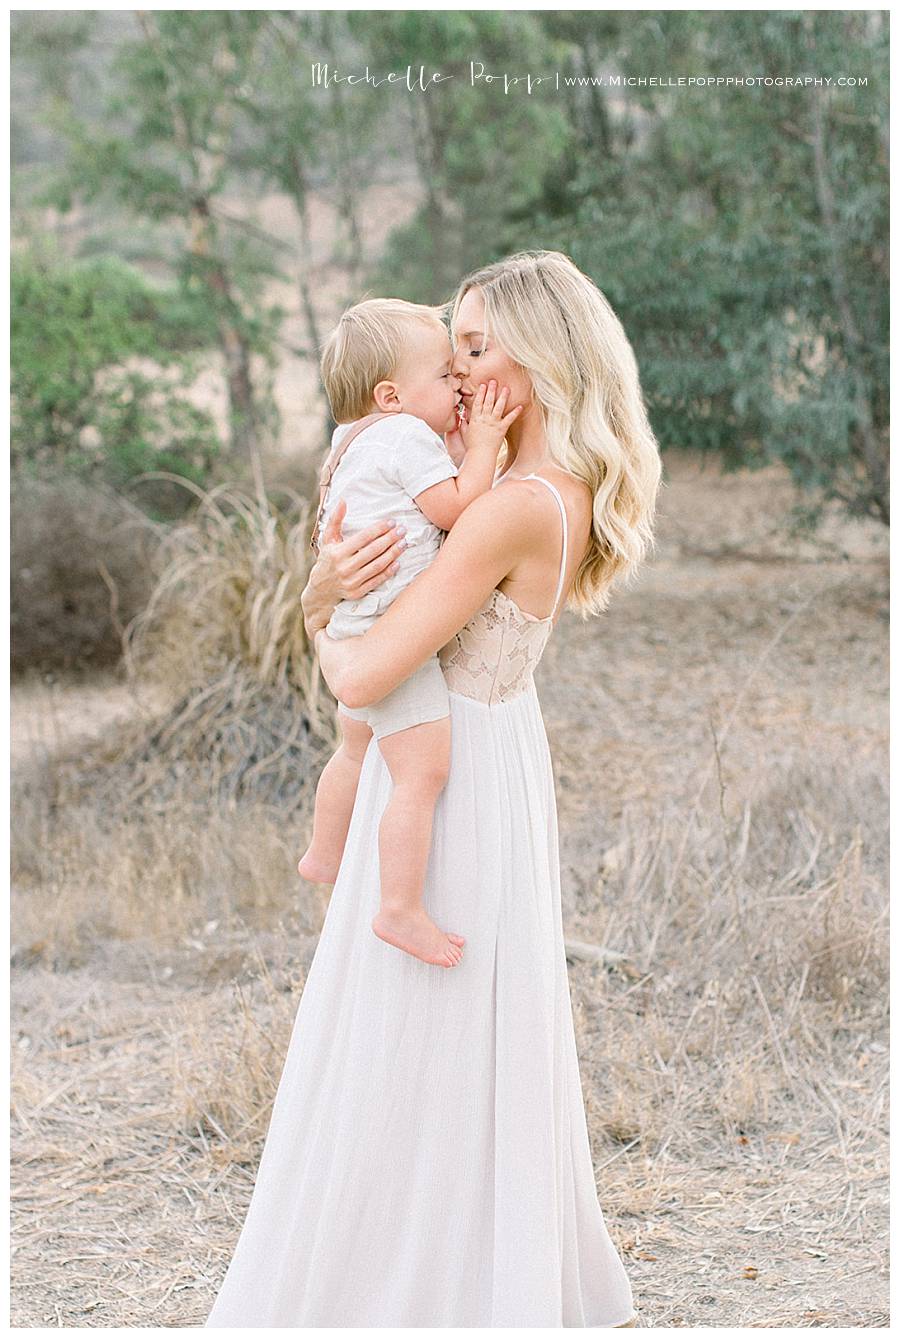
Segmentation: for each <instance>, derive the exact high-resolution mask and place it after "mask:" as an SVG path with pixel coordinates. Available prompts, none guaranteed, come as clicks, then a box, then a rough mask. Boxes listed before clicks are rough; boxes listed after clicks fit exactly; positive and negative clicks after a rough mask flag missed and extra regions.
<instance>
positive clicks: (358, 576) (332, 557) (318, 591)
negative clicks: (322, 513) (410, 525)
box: [300, 500, 405, 639]
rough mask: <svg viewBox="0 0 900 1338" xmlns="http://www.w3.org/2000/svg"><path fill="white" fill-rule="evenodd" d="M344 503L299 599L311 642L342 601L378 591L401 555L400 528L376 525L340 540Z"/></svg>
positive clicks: (328, 529)
mask: <svg viewBox="0 0 900 1338" xmlns="http://www.w3.org/2000/svg"><path fill="white" fill-rule="evenodd" d="M346 512H347V503H346V502H345V501H343V500H341V501H340V502H339V503H338V504H337V506H336V507H335V509H334V515H333V517H332V518H331V520H330V522H329V524H328V525H327V526H326V528H325V531H324V533H323V535H322V545H321V548H320V551H319V556H318V558H317V559H316V561H315V563H314V564H313V566H312V568H311V569H310V573H309V579H308V580H307V582H306V586H305V587H304V590H303V593H302V595H301V596H300V607H301V608H302V609H303V622H304V625H305V627H306V634H307V636H308V637H309V638H310V639H312V638H313V637H314V636H315V634H316V632H318V631H319V630H320V629H321V628H323V627H325V626H326V625H327V623H328V620H329V618H330V617H331V615H332V613H334V610H335V608H336V607H337V605H338V604H339V603H340V601H341V600H342V599H360V598H361V597H362V596H363V595H367V594H368V593H369V591H370V590H377V589H378V587H379V586H380V585H382V584H383V583H384V582H385V581H386V580H387V578H388V577H389V576H390V575H392V573H393V572H395V571H396V570H397V567H396V562H397V558H398V557H399V556H400V554H401V553H402V552H403V549H404V547H405V544H404V542H403V533H402V527H401V529H398V528H397V527H396V526H395V525H394V524H393V523H392V522H391V521H389V520H383V521H378V522H377V523H376V524H375V525H371V526H370V527H369V528H368V529H367V530H362V531H361V532H360V533H359V534H354V535H352V536H351V537H350V538H349V539H342V538H341V525H342V524H343V521H344V516H345V515H346Z"/></svg>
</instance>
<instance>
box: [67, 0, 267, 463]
mask: <svg viewBox="0 0 900 1338" xmlns="http://www.w3.org/2000/svg"><path fill="white" fill-rule="evenodd" d="M137 21H138V24H139V32H140V35H139V36H138V37H136V38H132V39H131V40H129V41H127V42H125V43H123V45H122V46H121V48H120V49H119V51H118V53H117V55H116V58H115V61H114V73H115V77H116V81H117V83H116V86H115V88H114V89H112V90H111V91H110V93H109V95H108V97H107V100H106V105H105V109H104V110H105V116H104V120H103V123H102V124H101V123H97V122H96V121H93V120H91V121H88V120H87V119H84V118H79V117H77V116H72V115H68V116H66V117H65V118H63V117H59V118H58V128H59V130H60V131H61V132H62V133H63V134H64V135H65V136H66V139H67V142H68V144H69V148H70V157H69V159H68V160H67V162H66V165H65V167H64V169H63V171H62V172H61V173H60V174H59V177H58V179H57V181H56V182H55V183H54V186H53V188H52V190H51V191H50V192H48V198H51V199H53V200H54V202H56V203H58V204H59V205H60V206H61V207H63V208H65V207H66V206H68V205H69V204H70V202H71V201H72V199H73V198H82V199H85V200H102V199H104V198H112V199H115V200H116V201H118V202H119V203H121V204H123V205H124V206H125V207H126V208H127V209H129V210H130V211H132V212H133V213H134V214H136V215H138V216H143V217H149V218H151V219H153V220H155V221H173V222H175V223H176V224H177V225H178V226H179V228H180V232H181V247H180V249H179V252H178V253H177V254H176V255H175V257H174V258H173V261H174V265H175V268H176V271H177V273H178V276H179V279H180V282H181V283H182V285H183V287H184V289H185V290H186V291H191V292H194V293H202V294H203V295H204V298H205V300H206V301H207V302H208V304H209V309H210V312H211V313H212V316H213V318H214V322H215V330H216V333H217V340H218V343H219V346H220V348H221V350H222V353H223V356H224V362H225V376H226V383H227V388H228V396H229V408H230V420H231V439H232V446H233V448H234V449H235V450H236V451H238V452H240V453H244V454H249V453H250V452H251V451H252V450H253V449H254V448H255V445H256V438H257V435H258V434H259V433H260V432H261V431H262V430H263V429H264V428H265V426H266V416H265V413H264V412H263V408H262V406H261V404H260V403H259V402H258V397H257V395H256V393H255V389H254V385H253V376H252V370H251V357H252V354H253V353H254V352H258V353H261V354H262V355H263V356H264V357H265V358H267V359H268V360H269V361H271V358H272V339H273V334H274V330H275V321H276V320H277V318H278V314H279V313H278V312H277V311H275V310H270V309H266V308H265V307H264V306H263V304H262V302H261V301H260V299H259V296H258V294H259V291H260V287H261V280H263V279H264V278H266V277H269V276H271V275H272V274H273V273H275V272H276V271H274V270H273V266H272V261H271V257H270V253H269V250H268V248H267V247H265V246H263V247H261V246H260V245H259V242H258V240H256V239H253V238H252V236H249V235H248V234H247V232H246V231H244V232H242V231H241V229H240V225H239V224H238V223H237V222H236V221H235V220H233V219H230V218H229V217H228V216H227V214H226V212H225V210H224V208H223V206H222V205H221V196H222V194H223V192H224V191H225V189H226V188H227V186H228V183H229V174H230V171H231V165H232V163H231V159H232V154H233V151H234V144H235V136H236V133H237V129H236V115H235V112H236V105H237V93H238V90H239V89H240V86H241V83H242V81H243V80H244V79H245V78H246V77H247V76H248V72H249V71H251V70H252V67H253V62H254V59H255V53H256V42H257V37H258V33H259V30H260V26H261V24H262V22H263V19H262V16H260V15H258V14H257V13H256V12H254V11H223V12H202V11H183V10H182V11H177V10H176V11H142V10H139V11H137Z"/></svg>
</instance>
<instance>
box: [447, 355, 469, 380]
mask: <svg viewBox="0 0 900 1338" xmlns="http://www.w3.org/2000/svg"><path fill="white" fill-rule="evenodd" d="M450 370H451V372H452V373H453V375H454V376H458V377H460V378H462V377H464V376H465V374H466V365H465V359H464V358H463V357H462V354H460V353H454V355H453V362H452V363H451V364H450Z"/></svg>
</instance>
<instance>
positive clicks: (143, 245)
mask: <svg viewBox="0 0 900 1338" xmlns="http://www.w3.org/2000/svg"><path fill="white" fill-rule="evenodd" d="M470 61H476V62H479V63H481V64H483V66H484V69H485V72H490V73H494V74H498V75H502V74H504V73H506V74H509V75H511V76H513V75H525V74H526V73H528V72H531V73H532V74H547V73H548V72H549V73H554V74H555V72H556V71H559V73H560V76H561V88H560V91H559V92H556V91H555V90H550V89H545V90H544V91H541V90H540V89H536V90H535V91H534V92H533V93H532V94H531V95H530V96H529V95H527V93H526V92H525V91H524V89H523V87H522V86H521V85H518V86H514V87H513V88H512V89H511V90H510V92H509V93H508V94H506V93H504V92H503V88H502V85H500V84H497V83H495V84H491V85H487V84H485V83H484V82H483V81H482V82H479V83H478V84H476V86H475V87H470V86H469V83H468V80H467V75H468V68H469V62H470ZM314 62H321V63H322V64H326V63H327V64H328V66H329V67H330V69H331V70H332V71H334V70H337V71H338V72H339V73H342V74H347V73H356V74H359V73H362V72H363V71H364V70H365V68H366V67H367V66H368V67H369V69H370V71H372V72H373V73H374V74H376V75H382V74H386V73H387V72H388V71H400V72H405V70H406V67H407V65H411V66H412V67H413V70H414V72H415V73H417V72H418V69H419V66H420V65H422V66H424V67H425V69H426V72H428V71H430V70H440V71H442V72H443V73H445V74H446V73H453V74H454V76H455V77H454V79H453V80H451V81H449V82H448V83H445V84H443V85H440V86H437V87H432V88H430V89H429V90H428V91H427V92H425V93H423V92H410V91H408V90H407V89H406V88H405V87H396V86H394V87H392V86H387V85H384V86H382V87H379V88H375V87H372V86H371V85H365V84H362V85H358V86H351V85H349V84H347V83H345V82H337V83H332V84H331V85H330V86H329V87H327V88H326V87H322V86H319V87H315V86H314V85H313V80H312V78H311V67H312V65H313V63H314ZM11 75H12V82H11V113H12V182H11V185H12V259H11V297H12V348H11V370H12V419H11V424H12V562H13V574H12V655H13V670H14V676H13V684H12V712H13V821H12V840H13V850H12V877H13V882H12V917H13V919H12V943H13V965H12V988H13V1010H14V1034H13V1047H12V1054H13V1125H12V1144H13V1158H14V1167H13V1207H14V1235H13V1248H14V1253H13V1257H12V1273H13V1323H14V1324H16V1325H18V1326H24V1327H33V1326H40V1325H47V1324H53V1325H55V1324H62V1325H69V1326H76V1327H82V1326H84V1327H94V1326H96V1327H111V1326H119V1325H122V1326H134V1325H144V1326H154V1327H155V1326H171V1325H176V1326H180V1325H184V1326H187V1325H195V1324H202V1322H203V1320H204V1319H205V1316H206V1314H207V1312H208V1309H209V1306H210V1304H211V1300H212V1296H213V1293H214V1291H215V1288H216V1286H217V1283H218V1281H219V1280H220V1279H221V1276H222V1274H223V1273H224V1269H225V1266H226V1264H227V1262H228V1259H229V1258H230V1256H231V1252H232V1250H233V1247H234V1243H235V1241H236V1237H237V1233H238V1230H239V1226H240V1223H241V1221H242V1219H243V1212H244V1209H245V1206H246V1203H247V1200H248V1197H249V1193H250V1189H251V1187H252V1183H253V1176H254V1173H255V1169H256V1164H257V1162H258V1157H259V1153H260V1150H261V1146H262V1139H263V1136H264V1133H265V1129H266V1126H267V1119H268V1113H269V1109H270V1106H271V1100H272V1096H273V1094H274V1090H275V1085H276V1083H277V1080H278V1077H279V1074H280V1066H281V1062H282V1060H283V1057H284V1054H285V1052H286V1048H287V1040H288V1036H289V1031H290V1026H291V1024H292V1021H293V1017H294V1014H295V1012H296V1007H297V1002H298V999H299V995H300V992H301V991H302V988H303V983H304V980H305V977H306V971H307V969H308V966H309V962H310V960H311V958H312V954H313V952H314V951H315V945H316V935H317V933H318V930H319V928H320V926H321V922H322V918H323V915H324V912H325V908H326V905H327V889H318V890H317V889H314V888H309V887H307V886H305V885H302V884H301V883H300V881H299V879H298V877H297V875H296V872H295V865H296V860H297V858H298V856H299V854H300V853H301V852H302V850H303V849H304V846H305V841H306V838H307V835H308V831H309V823H310V801H311V796H312V792H313V789H314V785H315V781H316V778H317V776H318V771H319V769H320V767H321V764H322V762H323V760H324V758H325V757H326V756H327V754H328V750H329V748H330V746H331V743H332V741H333V723H332V712H331V708H330V701H329V697H328V693H327V690H326V689H325V688H324V685H323V684H322V683H321V681H320V680H319V677H318V674H317V670H316V667H315V665H314V663H313V662H312V659H311V656H310V651H309V646H308V645H307V642H306V639H305V637H304V634H303V629H302V625H301V621H300V618H299V605H298V597H299V592H300V590H301V589H302V587H303V584H304V582H305V578H306V571H307V569H308V548H307V537H308V529H309V519H310V515H309V513H310V499H311V497H312V493H313V481H314V478H315V473H316V469H317V467H318V464H319V461H320V459H321V456H322V453H323V451H324V449H325V447H326V445H327V442H328V439H329V431H330V427H331V424H330V422H329V417H328V409H327V404H326V402H325V399H324V396H323V394H322V391H321V386H320V383H319V377H318V348H319V346H320V344H321V341H322V339H323V338H324V336H325V335H326V334H327V332H328V330H329V328H330V325H331V323H332V322H333V321H334V320H335V319H336V317H337V316H338V315H339V313H340V311H341V310H342V309H343V307H344V306H345V305H347V304H348V303H349V302H351V301H355V300H358V299H359V298H361V297H363V296H366V295H378V294H394V295H399V296H403V297H407V298H410V299H413V300H417V301H442V300H444V299H446V298H448V297H449V296H450V295H451V294H452V292H453V289H454V286H455V284H456V282H457V281H458V279H459V278H460V276H461V275H462V274H464V273H465V272H467V271H469V270H471V269H474V268H475V267H477V266H479V265H482V264H484V263H486V262H488V261H490V260H492V259H494V258H496V257H498V256H501V255H503V254H505V253H508V252H510V251H513V250H518V249H528V248H545V247H546V248H557V249H561V250H564V251H566V252H567V253H568V254H570V255H571V256H572V257H573V259H574V260H575V261H576V262H577V263H578V264H579V265H580V266H581V267H582V268H583V269H584V270H585V271H586V272H587V273H588V274H590V275H591V277H592V278H593V279H594V280H595V281H596V282H597V283H598V284H599V286H600V287H601V288H602V290H603V291H604V292H605V293H606V295H607V296H608V297H609V299H610V301H611V302H612V303H613V306H614V307H615V309H616V310H617V312H618V314H619V316H620V318H621V320H622V322H623V324H624V326H625V329H626V331H627V333H628V335H629V338H630V339H631V342H632V344H633V346H634V349H635V352H636V355H637V358H638V362H639V365H640V369H641V377H642V384H643V387H644V391H645V396H646V400H647V404H648V408H649V412H650V417H651V421H652V423H653V426H654V429H655V431H656V434H657V437H658V439H659V442H660V445H661V448H662V452H663V461H664V486H663V490H662V493H661V498H660V514H659V526H658V547H657V550H656V552H655V554H654V555H653V557H652V559H651V560H650V561H649V562H648V563H647V565H646V567H645V568H644V570H643V572H642V574H641V577H640V579H639V580H638V581H636V582H635V583H634V584H633V585H632V586H630V587H629V588H628V589H627V590H622V591H620V592H619V593H618V594H617V595H615V596H614V598H613V601H612V605H611V607H610V609H609V610H608V611H607V612H606V613H605V614H604V615H602V616H601V617H599V618H596V619H593V620H591V621H589V622H580V621H579V620H578V619H576V618H575V617H572V616H571V615H570V616H568V617H567V618H565V619H564V620H563V623H562V624H561V626H560V628H559V629H558V631H557V633H556V635H555V638H554V641H553V642H552V644H551V647H550V650H549V651H548V654H547V656H546V657H545V661H544V664H543V665H542V668H541V670H540V678H539V690H540V693H541V697H542V701H543V704H544V710H545V716H546V719H547V725H548V732H549V734H550V741H551V746H552V749H553V755H554V761H555V771H556V779H557V792H558V797H559V805H560V819H561V834H562V859H563V873H564V907H563V910H564V917H565V923H566V935H567V943H568V949H569V963H570V984H571V990H572V1001H573V1009H574V1014H575V1022H576V1031H577V1037H578V1047H579V1055H580V1058H581V1066H582V1080H583V1086H584V1091H585V1101H586V1105H587V1110H588V1116H589V1125H590V1134H591V1140H592V1147H593V1153H594V1164H595V1168H596V1172H597V1185H598V1193H599V1196H600V1201H601V1204H602V1205H603V1208H604V1211H605V1213H606V1214H607V1218H608V1221H609V1223H610V1227H611V1230H612V1232H613V1235H614V1237H615V1239H616V1242H617V1244H618V1245H619V1247H620V1249H621V1250H622V1251H623V1254H624V1256H625V1258H626V1261H627V1262H628V1266H629V1270H630V1273H631V1276H632V1279H633V1283H634V1288H635V1294H636V1299H637V1302H638V1306H639V1308H640V1310H641V1314H642V1320H643V1322H644V1323H646V1324H652V1325H663V1326H676V1327H679V1326H690V1327H695V1326H697V1325H709V1326H713V1327H719V1326H725V1325H753V1326H757V1325H762V1326H766V1327H768V1326H773V1325H779V1326H781V1325H783V1326H788V1327H800V1328H802V1327H818V1326H823V1325H824V1326H838V1325H841V1326H861V1327H871V1326H878V1325H885V1324H887V1322H888V1319H887V1316H888V1312H887V1283H886V1250H887V1030H886V1027H887V992H886V982H887V943H888V940H887V901H886V875H887V829H888V816H887V707H886V685H887V522H888V437H887V423H888V82H887V80H888V20H887V13H886V12H885V11H879V10H867V11H744V12H714V11H702V12H701V11H698V12H691V11H679V12H668V11H653V12H650V11H636V12H618V11H609V12H607V11H579V12H576V11H561V12H559V11H554V12H546V13H545V12H538V11H536V12H504V11H485V12H474V11H472V12H470V11H461V12H457V13H452V12H443V11H435V12H430V11H405V12H401V11H356V12H350V13H347V12H341V11H319V12H316V11H312V12H307V11H304V12H296V11H266V10H259V11H240V10H231V11H229V10H218V11H209V12H203V11H190V12H188V11H102V10H101V11H54V12H50V11H33V12H29V11H19V12H14V13H13V15H12V64H11ZM679 75H683V76H692V75H693V76H698V75H701V76H711V75H712V76H716V75H725V76H729V75H730V76H743V77H747V76H749V75H754V76H760V75H770V76H773V77H774V76H783V75H790V76H794V77H797V76H803V75H813V76H816V75H819V76H828V77H830V78H831V79H832V81H833V82H832V84H831V85H822V84H820V85H819V86H803V87H800V88H797V87H794V88H790V87H784V86H771V87H755V88H749V87H743V88H741V87H735V86H731V87H726V86H720V87H696V86H694V87H690V88H689V87H680V88H679V87H675V86H669V85H668V84H666V85H664V86H659V85H657V86H651V85H649V84H643V85H635V86H627V85H625V84H621V83H619V84H617V85H615V84H611V82H610V77H611V76H635V77H637V78H640V77H645V78H646V77H649V76H656V77H657V78H663V79H668V78H676V77H677V76H679ZM842 76H843V77H844V78H847V79H851V80H855V81H856V82H853V83H849V84H840V85H839V84H838V83H837V80H838V78H840V77H842ZM861 79H865V81H866V82H865V83H861V82H859V81H860V80H861Z"/></svg>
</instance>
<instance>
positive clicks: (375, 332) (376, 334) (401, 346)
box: [321, 297, 447, 423]
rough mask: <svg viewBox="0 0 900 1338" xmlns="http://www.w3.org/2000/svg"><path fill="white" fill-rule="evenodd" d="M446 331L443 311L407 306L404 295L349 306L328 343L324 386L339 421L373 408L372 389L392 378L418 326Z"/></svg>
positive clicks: (347, 420) (408, 303)
mask: <svg viewBox="0 0 900 1338" xmlns="http://www.w3.org/2000/svg"><path fill="white" fill-rule="evenodd" d="M422 325H429V326H432V327H436V328H438V329H440V330H441V332H442V333H443V334H446V333H447V327H446V325H445V324H444V322H443V320H442V319H441V308H435V307H426V306H420V305H419V304H418V303H415V302H404V301H403V300H402V299H401V298H399V297H373V298H368V299H367V300H366V301H365V302H357V304H356V305H355V306H353V307H349V308H348V310H347V311H345V312H344V314H343V316H342V317H341V319H340V320H339V321H338V323H337V325H336V326H335V328H334V329H333V330H332V332H331V334H330V335H329V336H328V338H327V340H326V341H325V344H324V347H323V350H322V362H321V367H322V383H323V385H324V386H325V392H326V394H327V395H328V402H329V404H330V405H331V412H332V415H333V417H334V421H335V422H336V423H351V422H353V421H354V420H355V419H357V418H364V417H365V416H366V414H367V413H369V412H370V410H371V408H372V391H373V390H374V389H375V387H376V386H377V385H378V382H379V381H384V380H386V379H387V378H388V377H390V376H392V375H393V374H394V373H395V372H396V370H397V367H398V365H399V363H400V359H401V356H402V354H403V352H404V350H405V349H406V347H407V346H408V344H409V340H410V337H411V335H412V334H414V333H415V328H416V326H422Z"/></svg>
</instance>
